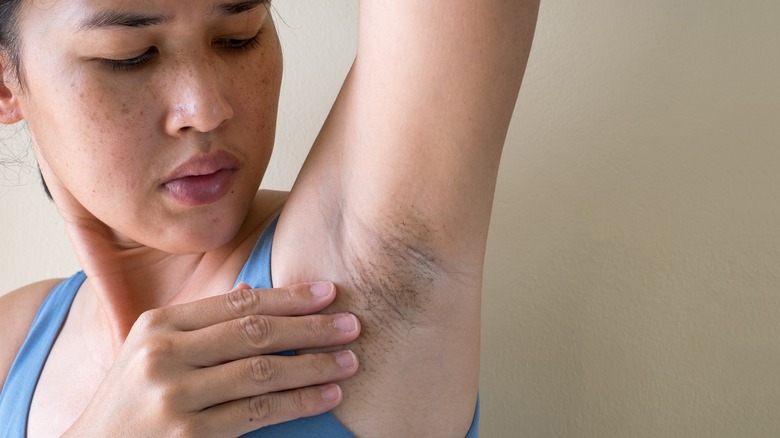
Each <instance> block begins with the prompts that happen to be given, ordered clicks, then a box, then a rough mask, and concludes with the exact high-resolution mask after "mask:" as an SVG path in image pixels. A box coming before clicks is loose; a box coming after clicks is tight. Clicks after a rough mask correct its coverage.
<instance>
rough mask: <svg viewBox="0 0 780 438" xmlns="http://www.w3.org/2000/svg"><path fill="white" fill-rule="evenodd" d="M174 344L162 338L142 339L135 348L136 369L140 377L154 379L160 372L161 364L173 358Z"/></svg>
mask: <svg viewBox="0 0 780 438" xmlns="http://www.w3.org/2000/svg"><path fill="white" fill-rule="evenodd" d="M175 345H176V343H175V342H174V341H173V340H172V339H170V338H168V337H164V336H155V337H149V338H146V339H144V340H143V341H141V342H139V343H138V346H137V348H136V354H135V355H136V360H137V362H138V363H137V367H138V369H139V370H140V371H141V373H142V375H144V376H145V377H147V378H149V379H155V378H157V377H158V375H159V374H160V373H161V372H162V368H163V364H164V363H165V362H167V361H169V360H171V358H172V357H173V356H174V353H175V349H176V347H175Z"/></svg>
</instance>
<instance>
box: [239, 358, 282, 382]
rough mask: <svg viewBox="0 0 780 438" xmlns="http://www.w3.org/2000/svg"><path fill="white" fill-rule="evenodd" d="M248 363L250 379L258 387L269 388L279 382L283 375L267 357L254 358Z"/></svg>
mask: <svg viewBox="0 0 780 438" xmlns="http://www.w3.org/2000/svg"><path fill="white" fill-rule="evenodd" d="M247 363H248V367H249V370H248V374H249V379H250V381H251V382H252V383H254V384H255V385H256V386H258V387H262V386H267V385H268V384H269V383H270V382H273V381H274V380H277V379H278V378H279V375H280V374H281V368H279V366H278V365H277V364H276V363H275V362H273V361H272V360H271V359H269V358H266V357H253V358H251V359H249V360H248V361H247Z"/></svg>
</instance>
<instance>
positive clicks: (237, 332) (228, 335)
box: [176, 313, 360, 367]
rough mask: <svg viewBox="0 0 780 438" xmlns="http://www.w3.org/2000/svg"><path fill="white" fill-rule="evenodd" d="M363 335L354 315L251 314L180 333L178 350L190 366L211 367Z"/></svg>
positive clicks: (338, 342)
mask: <svg viewBox="0 0 780 438" xmlns="http://www.w3.org/2000/svg"><path fill="white" fill-rule="evenodd" d="M359 334H360V322H359V321H358V319H357V318H356V317H355V315H352V314H349V313H339V314H334V315H307V316H296V317H281V316H265V315H251V316H246V317H243V318H239V319H234V320H231V321H228V322H223V323H220V324H215V325H212V326H209V327H206V328H204V329H201V330H193V331H189V332H186V333H183V334H181V336H180V337H179V339H178V340H177V346H176V349H177V351H178V352H179V354H182V355H185V356H182V358H183V360H184V361H185V363H187V365H189V366H193V367H209V366H214V365H218V364H222V363H225V362H230V361H233V360H238V359H243V358H245V357H250V356H257V355H260V354H270V353H278V352H281V351H288V350H298V349H303V348H320V347H332V346H335V345H344V344H347V343H349V342H352V341H354V340H355V339H356V338H357V337H358V335H359Z"/></svg>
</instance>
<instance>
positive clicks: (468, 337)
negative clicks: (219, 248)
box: [274, 0, 538, 436]
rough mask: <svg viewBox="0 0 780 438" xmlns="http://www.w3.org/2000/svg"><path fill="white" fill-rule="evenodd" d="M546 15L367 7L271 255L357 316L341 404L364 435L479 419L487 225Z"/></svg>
mask: <svg viewBox="0 0 780 438" xmlns="http://www.w3.org/2000/svg"><path fill="white" fill-rule="evenodd" d="M537 9H538V1H536V0H529V1H526V0H425V1H419V0H367V1H363V2H361V3H360V23H359V26H360V28H359V39H358V54H357V58H356V60H355V63H354V65H353V68H352V70H351V71H350V73H349V75H348V77H347V80H346V82H345V84H344V86H343V88H342V91H341V93H340V95H339V97H338V99H337V102H336V104H335V106H334V108H333V110H332V112H331V114H330V116H329V118H328V120H327V122H326V124H325V126H324V127H323V129H322V132H321V134H320V136H319V137H318V139H317V141H316V143H315V146H314V148H313V149H312V152H311V154H310V156H309V158H308V159H307V162H306V164H305V166H304V169H303V170H302V172H301V175H300V177H299V179H298V181H297V182H296V185H295V187H294V189H293V192H292V194H291V197H290V199H289V201H288V204H287V206H286V207H285V210H284V213H283V216H282V219H281V221H280V225H279V231H278V234H277V240H276V242H275V245H276V246H275V248H274V260H275V265H274V278H275V280H276V281H280V282H288V281H290V282H292V281H301V280H304V279H307V278H310V277H317V278H331V279H334V280H336V281H338V282H339V283H340V288H341V289H342V290H345V291H347V293H345V294H342V296H341V301H340V304H341V305H342V306H344V308H350V309H352V310H354V311H356V313H360V316H361V321H362V322H363V337H362V339H361V340H360V341H359V342H360V344H359V345H358V347H357V350H358V354H359V355H360V356H361V361H362V362H361V363H363V364H364V365H365V367H364V370H365V371H363V372H361V374H359V375H358V376H357V377H356V378H354V379H353V380H351V381H350V382H349V383H348V385H350V386H348V387H345V395H346V396H347V399H346V402H345V403H344V405H342V407H340V408H339V410H337V412H336V413H337V415H338V416H339V417H340V418H342V419H343V420H344V421H346V422H347V424H348V425H349V426H350V427H353V428H354V430H355V431H356V432H358V434H360V433H366V434H367V435H372V436H374V435H376V433H375V432H376V431H377V430H382V431H385V432H387V434H388V435H393V434H395V435H398V434H403V433H408V432H416V433H421V432H424V434H423V435H424V436H451V435H457V434H458V432H457V431H463V432H465V429H464V428H466V429H467V427H468V425H469V424H470V422H471V414H472V413H473V409H474V401H475V398H476V386H477V381H478V368H479V304H480V289H481V281H482V277H481V275H482V263H483V258H484V251H485V242H486V235H487V228H488V224H489V220H490V211H491V206H492V199H493V192H494V188H495V182H496V175H497V171H498V164H499V160H500V156H501V151H502V147H503V144H504V140H505V137H506V132H507V128H508V125H509V121H510V119H511V116H512V111H513V108H514V106H515V101H516V99H517V95H518V91H519V87H520V83H521V81H522V77H523V73H524V69H525V65H526V61H527V58H528V54H529V50H530V45H531V40H532V36H533V31H534V25H535V21H536V14H537ZM292 260H297V261H298V263H296V264H292V263H290V262H287V261H292ZM300 266H310V268H309V269H307V270H305V271H304V270H301V268H300ZM358 310H360V311H358ZM361 311H362V312H361ZM400 370H403V371H402V372H401V371H400ZM350 397H352V399H350ZM366 418H370V419H366ZM401 418H404V419H405V420H403V421H401V420H400V419H401ZM372 432H374V433H372ZM391 432H392V433H391ZM448 432H449V433H448ZM423 435H420V436H423Z"/></svg>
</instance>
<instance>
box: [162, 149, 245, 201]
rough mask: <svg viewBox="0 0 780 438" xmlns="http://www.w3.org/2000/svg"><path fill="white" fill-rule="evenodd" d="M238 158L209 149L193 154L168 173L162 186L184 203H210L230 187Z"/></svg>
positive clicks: (237, 164)
mask: <svg viewBox="0 0 780 438" xmlns="http://www.w3.org/2000/svg"><path fill="white" fill-rule="evenodd" d="M238 167H239V161H238V158H236V157H235V156H233V155H231V154H229V153H227V152H221V151H218V152H212V153H208V154H204V155H199V156H196V157H193V158H191V159H189V160H187V161H185V162H184V163H183V164H181V165H180V166H179V167H177V168H176V169H174V171H173V172H172V173H171V174H170V176H168V177H167V178H166V179H165V180H164V182H163V183H162V185H161V186H162V189H163V191H164V192H165V193H167V194H168V195H170V196H171V197H172V198H173V199H175V200H176V201H178V202H179V203H181V204H184V205H186V206H190V207H194V206H200V205H206V204H211V203H214V202H216V201H218V200H219V199H221V198H222V197H223V196H225V194H226V193H227V192H228V191H229V190H230V187H231V186H232V184H233V179H234V178H233V177H234V175H235V172H236V170H238Z"/></svg>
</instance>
